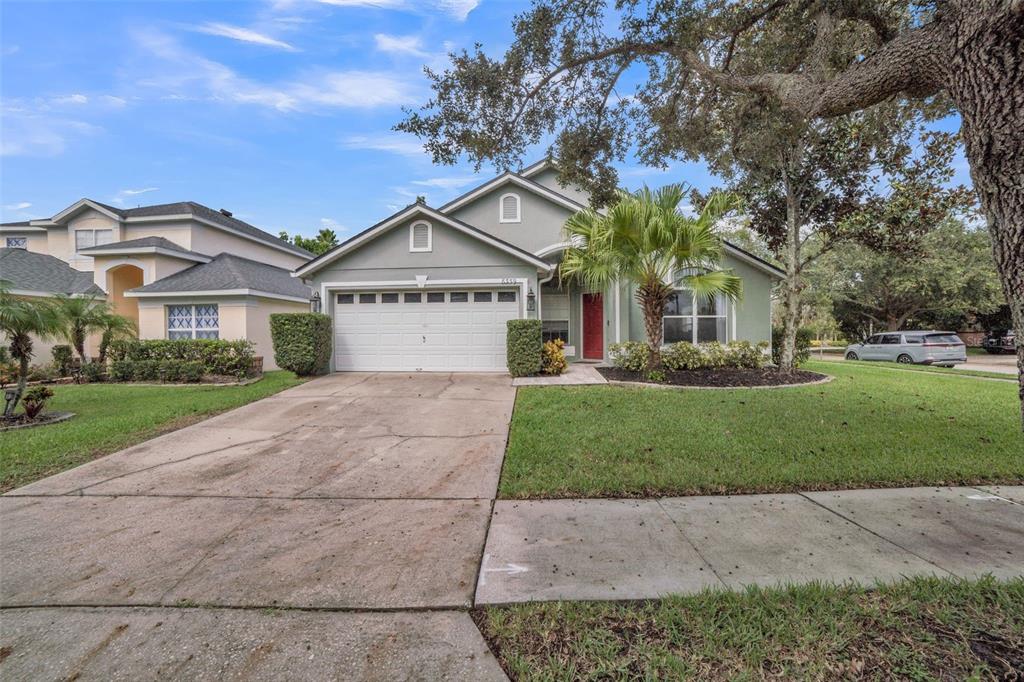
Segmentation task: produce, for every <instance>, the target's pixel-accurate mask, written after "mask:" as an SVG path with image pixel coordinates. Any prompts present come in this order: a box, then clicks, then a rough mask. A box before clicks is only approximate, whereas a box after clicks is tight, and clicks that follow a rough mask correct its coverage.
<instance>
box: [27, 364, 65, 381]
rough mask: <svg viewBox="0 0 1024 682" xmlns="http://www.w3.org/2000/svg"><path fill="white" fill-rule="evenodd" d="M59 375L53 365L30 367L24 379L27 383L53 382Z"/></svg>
mask: <svg viewBox="0 0 1024 682" xmlns="http://www.w3.org/2000/svg"><path fill="white" fill-rule="evenodd" d="M58 377H59V375H58V374H57V370H56V369H55V368H54V367H53V365H49V364H47V365H32V366H31V367H29V368H28V375H27V376H26V377H25V378H26V379H27V380H28V381H53V380H54V379H57V378H58Z"/></svg>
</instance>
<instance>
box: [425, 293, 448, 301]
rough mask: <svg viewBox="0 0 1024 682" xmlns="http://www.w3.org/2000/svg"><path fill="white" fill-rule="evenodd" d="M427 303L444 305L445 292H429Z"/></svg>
mask: <svg viewBox="0 0 1024 682" xmlns="http://www.w3.org/2000/svg"><path fill="white" fill-rule="evenodd" d="M427 303H444V292H443V291H428V292H427Z"/></svg>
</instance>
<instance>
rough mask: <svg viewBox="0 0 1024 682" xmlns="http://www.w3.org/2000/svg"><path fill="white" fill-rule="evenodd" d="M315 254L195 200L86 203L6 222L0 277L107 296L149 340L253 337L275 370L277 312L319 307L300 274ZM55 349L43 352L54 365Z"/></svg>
mask: <svg viewBox="0 0 1024 682" xmlns="http://www.w3.org/2000/svg"><path fill="white" fill-rule="evenodd" d="M311 257H312V254H311V253H309V252H308V251H306V250H304V249H301V248H299V247H297V246H294V245H292V244H289V243H287V242H285V241H283V240H281V239H278V238H277V237H275V236H273V235H271V234H269V233H267V232H264V231H263V230H260V229H258V228H256V227H253V226H252V225H250V224H248V223H246V222H244V221H241V220H238V219H237V218H235V217H234V216H232V215H231V213H230V212H228V211H225V210H220V211H216V210H213V209H210V208H207V207H206V206H202V205H201V204H197V203H194V202H180V203H174V204H161V205H158V206H141V207H138V208H130V209H121V208H115V207H113V206H108V205H106V204H102V203H100V202H98V201H93V200H91V199H82V200H81V201H78V202H76V203H74V204H72V205H71V206H69V207H68V208H66V209H64V210H63V211H61V212H60V213H58V214H57V215H55V216H53V217H52V218H48V219H42V220H31V221H27V222H20V223H5V224H3V225H0V279H3V280H6V281H8V282H10V286H11V288H12V290H13V292H14V293H15V294H17V295H22V296H52V295H54V294H57V293H63V294H68V295H98V296H105V297H106V298H107V300H108V301H110V302H111V303H112V304H113V306H114V309H115V311H116V312H117V313H119V314H121V315H124V316H126V317H129V318H131V319H133V320H135V321H136V322H137V323H138V327H139V336H140V338H144V339H165V338H167V339H177V338H221V339H248V340H250V341H252V342H253V343H254V344H255V347H256V354H257V355H262V356H263V358H264V366H265V367H266V368H273V367H274V366H275V365H274V361H273V358H274V353H273V348H272V345H271V341H270V324H269V315H270V314H271V313H275V312H302V311H308V310H309V299H310V290H309V288H308V287H307V286H305V285H304V284H303V283H302V282H301V281H300V280H297V279H295V278H293V277H291V276H290V271H291V270H293V269H294V268H296V267H298V266H300V265H302V264H303V263H305V262H306V261H308V260H309V259H310V258H311ZM50 345H52V342H51V343H48V344H45V345H42V346H41V347H39V348H37V351H36V354H35V355H36V358H38V359H39V360H40V361H46V360H48V359H49V358H48V353H49V346H50Z"/></svg>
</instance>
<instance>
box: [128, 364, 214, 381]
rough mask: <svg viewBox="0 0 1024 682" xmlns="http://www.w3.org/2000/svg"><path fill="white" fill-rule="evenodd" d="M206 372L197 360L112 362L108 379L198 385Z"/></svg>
mask: <svg viewBox="0 0 1024 682" xmlns="http://www.w3.org/2000/svg"><path fill="white" fill-rule="evenodd" d="M205 373H206V372H205V371H204V368H203V363H201V362H199V361H198V360H114V361H113V362H111V363H110V378H111V379H113V380H114V381H167V382H171V383H193V384H194V383H198V382H199V381H202V379H203V374H205Z"/></svg>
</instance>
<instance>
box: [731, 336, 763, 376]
mask: <svg viewBox="0 0 1024 682" xmlns="http://www.w3.org/2000/svg"><path fill="white" fill-rule="evenodd" d="M727 349H728V350H727V353H728V362H729V366H730V367H737V368H739V369H760V368H762V367H764V364H765V362H767V361H768V356H767V355H765V351H766V350H768V342H767V341H762V342H760V343H758V344H756V345H755V344H752V343H750V342H749V341H730V342H729V345H728V347H727Z"/></svg>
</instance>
